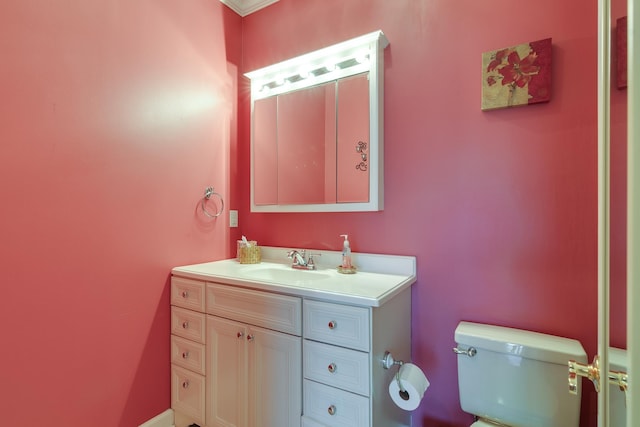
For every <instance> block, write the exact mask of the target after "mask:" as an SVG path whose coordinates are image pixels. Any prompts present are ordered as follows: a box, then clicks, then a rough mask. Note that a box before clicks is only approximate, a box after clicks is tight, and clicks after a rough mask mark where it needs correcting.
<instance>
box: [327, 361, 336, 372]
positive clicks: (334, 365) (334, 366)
mask: <svg viewBox="0 0 640 427" xmlns="http://www.w3.org/2000/svg"><path fill="white" fill-rule="evenodd" d="M327 369H328V370H329V372H331V373H332V374H333V373H334V372H335V371H336V369H338V367H337V366H336V364H335V363H330V364H329V366H328V367H327Z"/></svg>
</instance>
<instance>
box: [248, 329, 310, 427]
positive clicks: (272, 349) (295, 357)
mask: <svg viewBox="0 0 640 427" xmlns="http://www.w3.org/2000/svg"><path fill="white" fill-rule="evenodd" d="M247 337H248V338H249V339H248V340H247V345H248V355H249V426H250V427H274V426H278V427H294V426H295V427H300V417H301V415H302V362H301V361H302V342H301V338H300V337H296V336H292V335H287V334H283V333H280V332H275V331H271V330H268V329H262V328H258V327H252V328H249V335H248V336H247Z"/></svg>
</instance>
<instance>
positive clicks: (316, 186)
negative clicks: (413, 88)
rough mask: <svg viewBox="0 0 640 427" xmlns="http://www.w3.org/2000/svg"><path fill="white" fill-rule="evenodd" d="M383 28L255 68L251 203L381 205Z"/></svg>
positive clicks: (337, 208) (286, 207)
mask: <svg viewBox="0 0 640 427" xmlns="http://www.w3.org/2000/svg"><path fill="white" fill-rule="evenodd" d="M388 44H389V42H388V41H387V39H386V37H385V36H384V34H383V33H382V32H381V31H376V32H373V33H370V34H366V35H364V36H361V37H357V38H354V39H351V40H348V41H346V42H342V43H339V44H336V45H333V46H330V47H327V48H324V49H321V50H318V51H315V52H311V53H308V54H305V55H302V56H299V57H296V58H293V59H290V60H287V61H284V62H281V63H278V64H274V65H271V66H269V67H266V68H262V69H259V70H256V71H252V72H250V73H247V74H246V76H247V77H248V78H249V79H251V105H252V108H251V211H252V212H350V211H378V210H382V209H383V207H384V198H383V190H384V188H383V183H384V177H383V169H384V167H383V165H384V162H383V160H384V159H383V153H384V144H383V136H384V132H383V124H384V120H383V117H384V116H383V91H384V90H383V89H384V48H385V47H386V46H387V45H388Z"/></svg>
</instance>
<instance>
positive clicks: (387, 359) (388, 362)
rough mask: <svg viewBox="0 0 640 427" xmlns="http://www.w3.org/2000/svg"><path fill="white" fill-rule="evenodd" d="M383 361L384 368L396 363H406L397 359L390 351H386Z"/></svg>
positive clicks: (400, 364) (399, 364)
mask: <svg viewBox="0 0 640 427" xmlns="http://www.w3.org/2000/svg"><path fill="white" fill-rule="evenodd" d="M381 362H382V367H383V368H384V369H390V368H391V367H392V366H394V365H398V366H402V365H404V362H403V361H402V360H395V359H394V358H393V355H392V354H391V352H390V351H385V352H384V357H383V358H382V360H381Z"/></svg>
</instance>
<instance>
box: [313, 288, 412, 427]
mask: <svg viewBox="0 0 640 427" xmlns="http://www.w3.org/2000/svg"><path fill="white" fill-rule="evenodd" d="M303 313H304V316H303V325H304V327H303V337H304V344H303V373H304V374H303V375H304V385H303V390H304V405H303V414H304V415H303V417H302V426H303V427H318V426H323V427H400V426H409V425H410V424H411V418H410V413H408V412H405V411H402V410H400V409H399V408H398V407H397V406H395V405H394V404H393V402H392V401H391V398H390V397H389V394H388V391H387V388H388V386H389V382H390V381H391V380H392V378H393V375H394V374H395V372H396V368H393V369H390V370H385V369H384V368H383V367H382V362H381V360H382V358H383V357H384V353H385V351H391V352H392V354H393V355H394V357H397V358H398V359H399V360H400V359H404V360H410V356H411V290H410V289H407V290H405V291H403V292H402V293H400V294H399V295H397V296H395V297H394V298H392V299H391V300H389V301H388V302H387V303H386V304H384V305H382V306H379V307H366V306H354V305H346V304H337V303H333V302H326V301H316V300H307V299H305V301H304V306H303Z"/></svg>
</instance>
